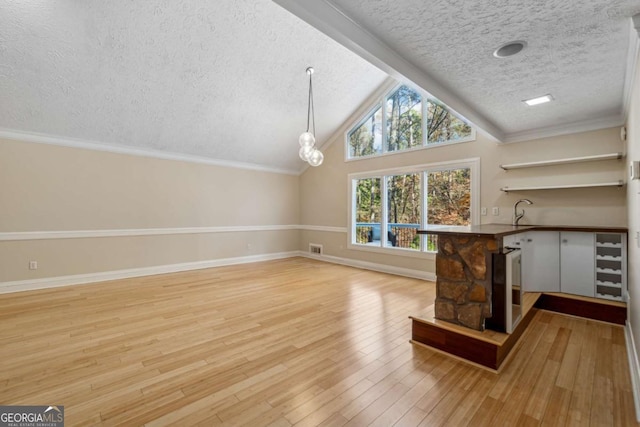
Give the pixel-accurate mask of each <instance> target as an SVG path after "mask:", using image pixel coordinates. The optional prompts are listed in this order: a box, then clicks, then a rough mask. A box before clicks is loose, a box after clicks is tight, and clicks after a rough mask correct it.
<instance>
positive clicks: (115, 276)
mask: <svg viewBox="0 0 640 427" xmlns="http://www.w3.org/2000/svg"><path fill="white" fill-rule="evenodd" d="M297 256H301V257H305V258H311V259H315V260H318V261H324V262H330V263H333V264H341V265H346V266H349V267H355V268H362V269H364V270H372V271H378V272H380V273H387V274H394V275H396V276H403V277H410V278H413V279H422V280H430V281H435V280H436V275H435V274H433V273H429V272H426V271H420V270H413V269H409V268H402V267H395V266H392V265H384V264H376V263H373V262H367V261H360V260H354V259H349V258H341V257H336V256H331V255H320V256H318V255H313V254H310V253H308V252H303V251H289V252H276V253H271V254H262V255H251V256H243V257H235V258H221V259H215V260H207V261H194V262H185V263H179V264H169V265H158V266H152V267H140V268H129V269H124V270H114V271H103V272H97V273H87V274H74V275H70V276H57V277H45V278H41V279H29V280H16V281H11V282H0V294H6V293H11V292H24V291H32V290H37V289H49V288H57V287H61V286H72V285H83V284H89V283H97V282H105V281H108V280H120V279H129V278H132V277H141V276H152V275H155V274H166V273H177V272H180V271H189V270H200V269H203V268H213V267H223V266H225V265H236V264H248V263H252V262H260V261H271V260H276V259H284V258H293V257H297Z"/></svg>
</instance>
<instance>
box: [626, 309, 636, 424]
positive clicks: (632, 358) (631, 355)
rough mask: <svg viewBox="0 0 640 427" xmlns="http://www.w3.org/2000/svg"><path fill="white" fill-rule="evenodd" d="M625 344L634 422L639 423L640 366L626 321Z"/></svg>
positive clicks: (629, 325) (628, 324)
mask: <svg viewBox="0 0 640 427" xmlns="http://www.w3.org/2000/svg"><path fill="white" fill-rule="evenodd" d="M624 335H625V340H624V341H625V343H626V345H627V358H628V359H629V370H630V371H631V388H632V391H633V404H634V406H635V408H636V421H638V422H640V364H639V363H638V352H637V351H636V344H635V341H634V339H633V331H632V330H631V324H630V323H629V321H628V320H627V323H626V325H625V327H624Z"/></svg>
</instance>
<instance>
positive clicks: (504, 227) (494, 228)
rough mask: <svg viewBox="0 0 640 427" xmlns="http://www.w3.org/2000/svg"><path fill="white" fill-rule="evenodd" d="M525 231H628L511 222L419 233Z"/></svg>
mask: <svg viewBox="0 0 640 427" xmlns="http://www.w3.org/2000/svg"><path fill="white" fill-rule="evenodd" d="M525 231H584V232H589V233H596V232H597V233H626V232H627V231H628V230H627V228H625V227H608V226H583V225H580V226H571V225H518V226H514V225H511V224H480V225H468V226H446V225H430V226H428V227H427V228H425V229H424V230H418V234H435V235H438V234H449V235H470V236H486V237H494V238H499V237H503V236H508V235H510V234H517V233H524V232H525Z"/></svg>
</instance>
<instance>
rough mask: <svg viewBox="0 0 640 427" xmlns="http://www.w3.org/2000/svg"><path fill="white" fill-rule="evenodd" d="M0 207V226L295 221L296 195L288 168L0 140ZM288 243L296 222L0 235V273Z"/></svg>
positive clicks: (166, 260) (63, 271)
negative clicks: (181, 231) (226, 229)
mask: <svg viewBox="0 0 640 427" xmlns="http://www.w3.org/2000/svg"><path fill="white" fill-rule="evenodd" d="M0 206H2V209H0V233H6V232H30V231H74V230H105V229H107V230H110V229H111V230H112V229H149V228H182V227H217V226H240V227H242V226H274V225H275V226H277V225H295V224H298V220H299V206H300V201H299V191H298V177H297V176H292V175H284V174H276V173H268V172H259V171H252V170H243V169H235V168H226V167H219V166H211V165H204V164H196V163H187V162H181V161H171V160H160V159H154V158H148V157H139V156H131V155H123V154H114V153H106V152H100V151H92V150H83V149H78V148H67V147H60V146H53V145H44V144H35V143H26V142H16V141H8V140H0ZM297 249H298V231H297V230H274V231H261V232H244V233H243V232H235V233H204V234H187V235H168V236H167V235H157V236H131V237H103V238H88V239H50V240H28V241H2V242H0V282H5V281H15V280H27V279H34V278H41V277H54V276H64V275H73V274H81V273H92V272H102V271H111V270H120V269H128V268H136V267H147V266H153V265H164V264H176V263H184V262H193V261H202V260H214V259H219V258H229V257H239V256H252V255H260V254H269V253H274V252H283V251H295V250H297ZM29 260H37V261H38V263H39V268H38V270H36V271H30V270H28V261H29Z"/></svg>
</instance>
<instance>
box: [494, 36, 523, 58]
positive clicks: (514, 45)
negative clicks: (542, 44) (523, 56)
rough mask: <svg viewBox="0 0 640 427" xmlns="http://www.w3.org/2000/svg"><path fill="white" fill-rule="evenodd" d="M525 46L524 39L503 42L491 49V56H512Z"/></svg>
mask: <svg viewBox="0 0 640 427" xmlns="http://www.w3.org/2000/svg"><path fill="white" fill-rule="evenodd" d="M525 47H527V42H525V41H524V40H516V41H513V42H509V43H505V44H503V45H502V46H500V47H499V48H497V49H496V50H494V51H493V56H495V57H496V58H506V57H508V56H513V55H515V54H516V53H520V52H521V51H522V49H524V48H525Z"/></svg>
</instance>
